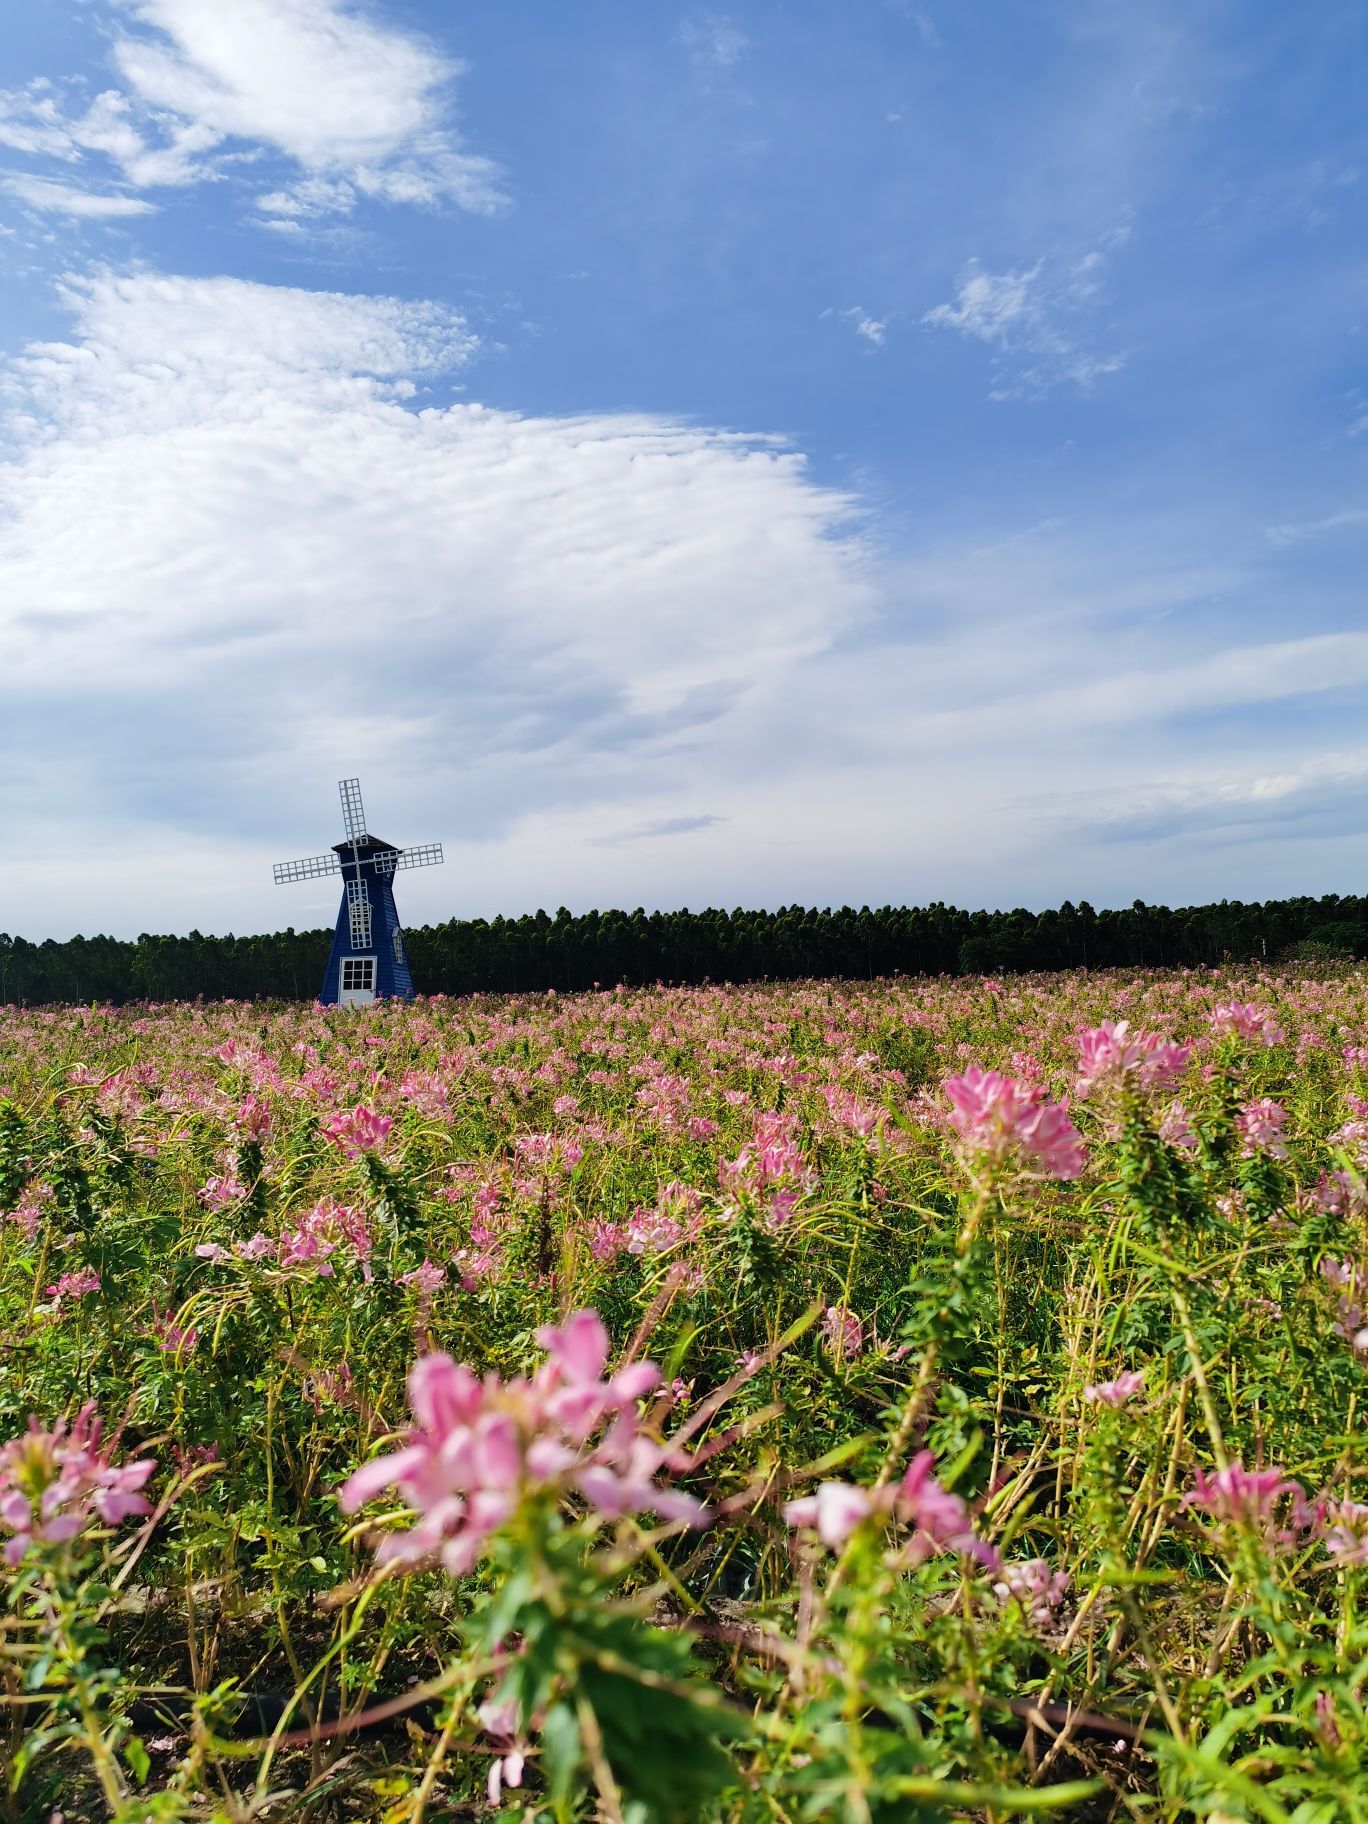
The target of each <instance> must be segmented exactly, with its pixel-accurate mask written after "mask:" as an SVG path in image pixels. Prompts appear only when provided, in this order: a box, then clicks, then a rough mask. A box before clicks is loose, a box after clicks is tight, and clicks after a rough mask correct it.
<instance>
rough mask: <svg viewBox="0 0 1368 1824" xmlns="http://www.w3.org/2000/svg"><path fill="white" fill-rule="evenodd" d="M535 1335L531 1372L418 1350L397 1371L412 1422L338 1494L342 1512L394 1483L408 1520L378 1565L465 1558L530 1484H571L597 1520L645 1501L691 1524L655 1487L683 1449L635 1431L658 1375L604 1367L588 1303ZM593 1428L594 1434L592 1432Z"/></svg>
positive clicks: (679, 1463)
mask: <svg viewBox="0 0 1368 1824" xmlns="http://www.w3.org/2000/svg"><path fill="white" fill-rule="evenodd" d="M537 1341H538V1342H539V1343H540V1344H541V1345H542V1347H543V1348H544V1349H545V1350H546V1351H547V1360H546V1361H545V1362H543V1364H542V1365H541V1367H540V1368H538V1369H537V1370H536V1372H535V1373H534V1374H533V1375H532V1376H531V1378H530V1379H529V1378H525V1377H522V1376H519V1377H518V1378H516V1379H514V1380H511V1381H504V1380H502V1379H501V1378H500V1377H499V1376H498V1375H497V1374H487V1375H486V1376H485V1377H484V1379H483V1380H479V1379H477V1378H476V1376H475V1375H474V1374H472V1373H471V1371H470V1370H469V1369H468V1368H463V1367H458V1366H457V1364H456V1363H455V1362H453V1361H452V1359H451V1357H450V1356H449V1355H437V1354H434V1355H425V1356H422V1357H421V1358H420V1359H419V1360H418V1361H417V1362H415V1364H414V1366H413V1368H412V1370H411V1371H410V1374H409V1401H410V1404H411V1406H412V1408H413V1415H414V1418H415V1420H416V1423H415V1425H414V1426H413V1427H412V1429H411V1430H410V1431H409V1432H408V1434H407V1437H406V1439H405V1442H404V1445H403V1448H402V1449H400V1450H398V1451H395V1452H393V1453H391V1454H389V1455H387V1456H383V1457H377V1458H376V1459H375V1461H374V1462H371V1463H365V1464H363V1465H362V1466H361V1468H360V1469H358V1470H356V1471H354V1472H353V1474H352V1475H351V1476H349V1477H348V1479H347V1481H346V1482H345V1483H344V1484H343V1485H342V1488H341V1491H340V1493H339V1496H338V1499H339V1501H340V1503H341V1506H342V1510H343V1512H344V1513H354V1512H355V1511H356V1510H357V1508H359V1507H361V1506H362V1505H364V1503H365V1502H367V1501H369V1500H371V1499H372V1498H373V1497H374V1496H375V1495H377V1494H379V1493H380V1491H381V1490H382V1489H385V1488H390V1487H394V1488H397V1489H398V1490H399V1491H400V1493H401V1494H402V1495H403V1497H404V1498H405V1499H406V1500H407V1501H408V1502H409V1503H410V1504H411V1505H412V1506H413V1507H415V1508H416V1509H417V1510H418V1514H419V1520H418V1524H417V1525H416V1526H414V1527H413V1528H412V1529H411V1530H410V1531H408V1532H406V1533H389V1534H387V1535H386V1536H385V1538H384V1539H383V1540H382V1541H381V1543H380V1545H379V1547H378V1548H377V1552H376V1557H377V1558H378V1559H379V1561H380V1562H381V1563H386V1564H397V1565H402V1566H404V1567H406V1568H414V1567H416V1566H418V1565H421V1564H424V1563H426V1562H428V1561H429V1560H431V1559H432V1558H434V1557H436V1558H438V1559H440V1561H441V1563H442V1564H443V1566H444V1567H445V1568H446V1570H447V1571H448V1572H450V1574H451V1575H452V1576H461V1575H464V1574H465V1573H466V1572H467V1571H469V1570H470V1569H471V1567H472V1566H473V1565H474V1564H475V1561H476V1559H477V1558H478V1557H479V1555H480V1552H481V1551H482V1549H483V1547H484V1544H485V1541H486V1540H487V1539H488V1538H489V1536H490V1535H491V1534H492V1533H494V1532H497V1530H498V1529H499V1528H500V1527H501V1526H502V1525H503V1524H504V1523H505V1522H506V1521H507V1520H508V1519H509V1518H510V1517H511V1515H512V1514H513V1513H514V1512H515V1511H516V1509H517V1507H518V1505H519V1503H520V1502H521V1501H522V1500H523V1498H524V1497H525V1495H527V1494H528V1493H529V1492H530V1491H532V1490H535V1489H538V1488H549V1489H552V1490H555V1491H556V1492H558V1493H568V1492H571V1491H574V1492H576V1493H578V1494H579V1495H580V1496H581V1497H582V1498H583V1500H584V1501H585V1502H587V1503H588V1506H589V1509H590V1511H591V1512H592V1513H593V1514H595V1515H596V1516H597V1517H598V1518H599V1519H601V1520H612V1519H617V1518H619V1517H621V1516H622V1515H624V1514H635V1513H642V1512H646V1511H650V1512H652V1513H656V1514H659V1515H660V1516H661V1517H662V1518H664V1519H669V1520H682V1521H684V1522H686V1523H687V1524H688V1525H690V1526H700V1525H702V1524H703V1523H704V1522H705V1520H706V1518H707V1510H706V1509H705V1508H704V1507H703V1506H702V1504H701V1503H700V1502H698V1501H696V1500H695V1499H694V1498H693V1496H691V1495H685V1494H682V1493H679V1492H678V1491H675V1490H671V1489H665V1488H661V1487H660V1486H659V1485H658V1484H657V1483H656V1481H655V1479H654V1478H655V1477H656V1475H657V1474H658V1473H659V1472H660V1471H661V1470H662V1469H671V1470H681V1469H687V1468H688V1466H689V1464H688V1459H687V1458H686V1457H685V1456H684V1455H682V1453H680V1452H677V1451H671V1450H670V1449H668V1448H667V1447H666V1446H663V1445H661V1444H659V1443H657V1442H656V1441H655V1440H654V1439H653V1438H651V1437H650V1436H648V1435H647V1434H646V1433H645V1432H643V1431H642V1429H641V1422H640V1418H639V1415H638V1413H637V1401H638V1400H639V1399H640V1398H641V1396H642V1395H643V1394H646V1393H649V1392H650V1391H651V1390H652V1389H653V1388H654V1387H656V1386H657V1385H658V1384H659V1381H660V1370H659V1369H658V1368H657V1367H656V1365H655V1364H654V1363H653V1362H635V1363H632V1364H631V1365H629V1366H628V1367H626V1368H622V1369H619V1371H618V1372H617V1373H616V1374H615V1375H612V1376H611V1377H605V1369H606V1366H607V1361H608V1333H607V1331H606V1330H605V1329H604V1327H603V1324H602V1323H601V1322H600V1320H599V1317H598V1314H597V1313H596V1312H594V1311H577V1312H575V1313H574V1314H573V1316H571V1317H569V1318H568V1319H567V1320H566V1322H565V1324H564V1325H563V1327H562V1328H561V1329H559V1330H555V1329H542V1330H539V1331H538V1332H537ZM596 1434H598V1435H597V1441H595V1438H596Z"/></svg>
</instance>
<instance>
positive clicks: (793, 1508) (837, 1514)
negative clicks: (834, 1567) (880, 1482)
mask: <svg viewBox="0 0 1368 1824" xmlns="http://www.w3.org/2000/svg"><path fill="white" fill-rule="evenodd" d="M885 1493H886V1494H887V1499H886V1500H885V1499H882V1498H881V1497H882V1496H883V1495H884V1494H885ZM892 1504H893V1491H892V1490H891V1489H890V1490H887V1491H882V1490H881V1491H880V1492H879V1494H876V1493H875V1491H874V1490H873V1489H869V1488H858V1487H856V1486H855V1485H854V1484H852V1483H850V1482H823V1483H822V1484H821V1486H820V1487H819V1488H818V1489H817V1491H816V1493H815V1494H811V1495H803V1496H801V1497H800V1498H799V1499H798V1500H797V1501H790V1502H788V1503H787V1504H786V1505H785V1507H784V1518H785V1520H787V1522H788V1523H789V1525H790V1526H792V1527H801V1528H804V1529H810V1530H811V1531H813V1532H815V1533H816V1534H817V1537H818V1538H819V1539H820V1540H821V1542H822V1544H823V1545H824V1546H826V1548H827V1550H828V1551H832V1552H839V1551H840V1549H841V1547H842V1546H843V1545H844V1544H845V1542H846V1540H847V1539H849V1537H850V1535H851V1534H852V1533H853V1532H854V1531H855V1528H856V1527H857V1526H859V1524H860V1523H861V1521H863V1520H867V1519H868V1518H869V1516H870V1515H871V1514H872V1513H876V1512H878V1511H880V1510H881V1509H884V1508H888V1507H891V1506H892Z"/></svg>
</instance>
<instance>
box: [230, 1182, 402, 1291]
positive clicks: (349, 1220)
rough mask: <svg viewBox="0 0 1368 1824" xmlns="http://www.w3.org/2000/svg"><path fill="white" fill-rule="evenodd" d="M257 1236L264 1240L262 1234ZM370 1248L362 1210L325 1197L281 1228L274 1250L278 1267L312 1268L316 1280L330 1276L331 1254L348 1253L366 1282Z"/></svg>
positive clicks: (369, 1235) (332, 1270)
mask: <svg viewBox="0 0 1368 1824" xmlns="http://www.w3.org/2000/svg"><path fill="white" fill-rule="evenodd" d="M259 1239H261V1240H263V1241H264V1240H267V1238H266V1237H265V1236H262V1237H260V1238H259ZM268 1246H269V1242H268ZM374 1247H375V1242H374V1239H373V1238H372V1236H371V1232H370V1228H369V1225H368V1224H367V1222H366V1218H365V1216H364V1215H363V1214H362V1212H361V1211H360V1210H356V1209H350V1208H348V1207H347V1206H346V1205H344V1204H340V1203H334V1202H333V1201H332V1199H331V1198H330V1197H325V1198H324V1199H323V1201H322V1203H318V1204H315V1205H314V1207H313V1209H311V1210H310V1211H309V1212H308V1214H307V1215H306V1216H305V1217H304V1218H303V1219H302V1221H301V1222H300V1223H299V1225H298V1227H297V1228H293V1229H287V1230H286V1231H285V1233H284V1234H283V1235H282V1236H281V1237H280V1240H279V1242H278V1243H277V1244H276V1250H275V1251H276V1258H277V1259H278V1261H279V1263H280V1265H281V1266H282V1267H286V1268H289V1267H312V1268H313V1269H314V1271H315V1272H316V1273H317V1274H318V1276H319V1278H320V1279H331V1278H332V1277H333V1275H334V1272H335V1268H334V1266H333V1261H332V1257H333V1255H335V1254H337V1253H338V1252H339V1251H340V1252H343V1253H346V1254H350V1255H351V1256H352V1257H353V1258H354V1259H355V1260H356V1261H357V1263H358V1265H359V1266H360V1268H361V1277H362V1279H364V1280H365V1281H366V1283H367V1284H369V1283H370V1280H371V1266H370V1257H371V1254H372V1252H373V1250H374Z"/></svg>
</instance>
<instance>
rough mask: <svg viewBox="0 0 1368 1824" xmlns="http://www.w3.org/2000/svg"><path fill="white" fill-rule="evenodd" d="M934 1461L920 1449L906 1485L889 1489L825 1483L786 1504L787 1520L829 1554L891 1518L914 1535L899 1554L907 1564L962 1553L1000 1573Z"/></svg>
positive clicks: (994, 1554) (995, 1558) (989, 1549)
mask: <svg viewBox="0 0 1368 1824" xmlns="http://www.w3.org/2000/svg"><path fill="white" fill-rule="evenodd" d="M933 1463H934V1458H933V1457H932V1455H931V1452H930V1451H929V1450H922V1451H919V1452H918V1453H917V1455H916V1456H915V1457H914V1458H913V1459H912V1461H911V1462H910V1463H909V1464H908V1466H907V1470H906V1472H905V1474H904V1476H903V1479H902V1481H901V1482H900V1483H897V1484H890V1485H889V1486H887V1487H885V1488H879V1489H874V1488H861V1487H859V1486H858V1485H856V1484H853V1483H849V1482H823V1483H822V1485H821V1486H820V1487H819V1488H818V1489H817V1490H816V1492H815V1493H814V1494H811V1495H804V1496H802V1497H800V1498H799V1499H798V1500H796V1501H790V1502H788V1503H787V1504H786V1506H785V1508H784V1518H785V1520H787V1522H788V1524H789V1525H790V1526H791V1527H794V1528H797V1529H800V1530H802V1531H812V1532H815V1533H816V1534H817V1537H818V1538H819V1539H820V1540H821V1541H822V1544H823V1545H825V1546H826V1547H827V1548H828V1550H830V1551H839V1550H840V1549H841V1547H842V1546H843V1545H844V1544H845V1542H846V1540H847V1539H849V1537H850V1535H851V1534H852V1533H853V1532H854V1531H855V1529H856V1527H857V1526H859V1525H860V1523H861V1522H862V1521H864V1520H867V1519H869V1518H870V1516H871V1515H874V1514H891V1515H893V1516H894V1517H895V1518H896V1519H898V1520H899V1521H901V1522H902V1524H903V1525H904V1526H906V1527H909V1528H911V1531H912V1537H911V1539H910V1540H909V1541H908V1543H907V1544H906V1545H905V1546H904V1547H903V1549H902V1551H901V1552H900V1554H899V1557H900V1561H901V1562H902V1563H903V1564H906V1565H917V1564H921V1563H922V1562H923V1561H924V1560H925V1559H927V1558H930V1557H931V1556H932V1555H933V1554H934V1553H936V1552H943V1551H944V1552H958V1553H959V1554H960V1555H961V1556H963V1557H967V1558H974V1559H977V1560H978V1562H979V1563H980V1564H982V1565H983V1566H984V1568H985V1569H987V1570H990V1571H992V1570H996V1569H997V1568H998V1563H999V1559H998V1554H997V1552H996V1550H995V1549H994V1548H993V1547H992V1546H991V1545H989V1544H988V1543H987V1542H986V1541H985V1540H983V1539H980V1538H979V1537H978V1535H977V1534H976V1533H975V1532H974V1529H973V1527H972V1525H971V1524H970V1520H969V1512H968V1509H967V1508H966V1507H965V1505H964V1503H963V1501H961V1500H960V1498H959V1496H958V1495H952V1494H951V1493H950V1492H949V1490H948V1489H944V1488H942V1487H941V1485H940V1483H939V1482H937V1480H936V1478H935V1476H934V1475H933V1474H932V1467H933Z"/></svg>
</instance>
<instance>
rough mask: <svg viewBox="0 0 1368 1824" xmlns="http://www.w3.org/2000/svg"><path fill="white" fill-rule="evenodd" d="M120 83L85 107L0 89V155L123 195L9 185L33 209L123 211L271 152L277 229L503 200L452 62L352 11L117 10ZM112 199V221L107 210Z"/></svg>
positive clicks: (115, 53) (309, 6)
mask: <svg viewBox="0 0 1368 1824" xmlns="http://www.w3.org/2000/svg"><path fill="white" fill-rule="evenodd" d="M112 8H113V10H112V13H111V20H112V24H113V49H112V61H113V65H114V69H115V72H116V74H117V75H118V77H119V79H120V86H119V87H115V88H110V89H106V90H104V91H102V92H101V93H100V94H98V95H97V96H96V97H95V98H94V100H93V101H92V102H90V103H89V104H88V105H82V101H83V95H82V91H81V90H80V89H79V88H78V87H77V86H75V85H70V84H68V85H65V86H62V87H59V86H58V85H56V84H54V83H53V82H51V81H49V80H48V79H45V78H40V79H38V80H36V81H34V82H32V83H30V84H29V85H28V87H27V88H25V89H20V90H12V91H9V92H0V145H5V146H8V147H9V148H11V149H12V150H13V151H16V152H19V153H23V154H27V155H29V156H32V157H37V158H41V159H45V160H47V161H49V163H50V164H55V165H57V166H59V167H60V166H68V167H77V168H82V169H84V168H88V167H89V166H90V165H91V163H92V161H93V162H94V163H95V164H96V166H97V167H104V168H105V169H106V170H112V171H114V172H117V174H118V176H119V177H120V178H121V180H122V182H123V183H124V185H125V186H127V192H128V193H132V194H125V195H124V196H123V197H122V198H116V197H114V196H110V195H106V196H104V197H103V198H102V199H100V200H102V201H103V202H104V204H105V207H104V208H103V209H99V208H97V207H95V206H94V203H93V200H92V201H91V202H89V203H88V204H87V206H86V207H84V208H79V207H76V206H75V205H73V203H72V202H71V200H70V199H71V197H72V196H78V195H82V194H85V192H84V190H83V189H82V190H76V189H72V188H71V187H70V186H68V185H66V184H59V183H56V182H54V181H52V177H53V174H52V171H51V170H49V171H48V172H47V173H46V174H44V175H45V177H46V179H47V181H39V180H38V179H35V178H33V177H31V176H30V177H23V176H22V175H21V176H20V177H19V178H16V179H14V180H12V182H11V184H10V185H9V186H8V187H10V188H12V189H16V185H17V184H18V183H19V182H21V181H22V182H24V183H26V184H27V186H28V188H27V192H26V193H25V192H24V191H21V190H18V189H16V194H19V195H21V196H22V197H23V200H24V201H26V202H27V203H28V204H29V206H30V207H31V208H34V209H38V210H60V211H65V212H66V213H79V214H86V215H95V214H106V215H113V214H116V213H125V214H127V213H133V212H134V211H135V210H137V209H140V208H141V209H146V208H147V207H149V204H148V203H147V202H146V201H145V200H144V201H142V202H139V201H138V200H137V196H136V193H141V192H145V191H148V190H157V189H162V188H168V187H175V186H183V185H187V184H195V183H200V182H205V181H210V180H214V179H219V178H222V177H224V176H226V175H228V174H229V173H230V172H233V171H234V170H235V169H236V168H237V166H238V165H239V164H240V162H241V161H242V160H243V159H244V158H246V159H248V160H251V159H253V158H256V157H259V156H261V155H262V154H263V153H265V154H273V155H275V156H276V157H277V158H278V159H280V160H282V161H284V163H285V166H286V168H287V172H288V171H290V170H292V172H293V175H287V177H286V181H285V182H284V183H283V184H281V185H277V186H275V187H273V188H271V189H268V190H265V191H262V192H261V193H260V194H259V196H258V199H257V208H258V210H259V212H260V216H261V219H262V220H263V221H265V222H266V223H267V224H268V225H270V226H273V227H275V228H278V229H279V228H287V229H288V228H291V227H298V226H299V224H300V221H301V219H303V218H306V217H312V216H319V215H337V214H346V213H347V212H349V211H350V210H352V209H354V208H355V207H356V205H357V203H358V202H359V201H361V200H362V199H363V198H371V199H375V200H379V201H382V202H387V203H408V204H418V205H421V206H426V207H438V206H440V205H443V204H451V205H454V206H456V207H458V208H462V209H467V210H473V211H477V212H479V213H488V212H490V211H491V210H494V209H497V208H498V207H499V206H500V205H501V204H502V203H503V201H504V200H505V195H504V190H503V186H502V180H501V177H500V174H499V172H498V170H497V168H496V166H495V165H494V163H493V162H492V161H491V160H490V159H488V158H485V157H482V156H480V155H478V154H476V153H472V152H471V151H469V150H468V149H467V148H466V146H465V145H464V143H463V141H462V139H461V136H460V134H459V132H458V131H457V129H456V126H455V123H454V110H453V105H452V92H453V89H454V85H455V82H456V79H457V77H458V76H459V75H460V74H461V70H462V67H463V66H462V65H461V64H460V63H459V62H458V61H456V60H455V59H453V58H451V57H449V56H446V55H444V54H443V53H442V52H440V51H438V50H437V49H436V48H435V47H434V46H433V45H431V44H429V43H427V42H426V41H425V40H423V39H421V38H419V37H416V36H413V35H411V34H407V33H404V32H401V31H398V30H396V29H395V28H393V27H392V26H387V25H382V24H380V23H379V22H378V21H377V20H376V19H375V18H374V17H372V16H371V15H370V14H369V13H368V12H367V11H365V10H363V9H362V8H360V7H358V6H356V5H351V4H347V0H231V4H224V3H223V0H112ZM119 201H122V202H123V207H122V209H116V207H115V204H116V202H119Z"/></svg>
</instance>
